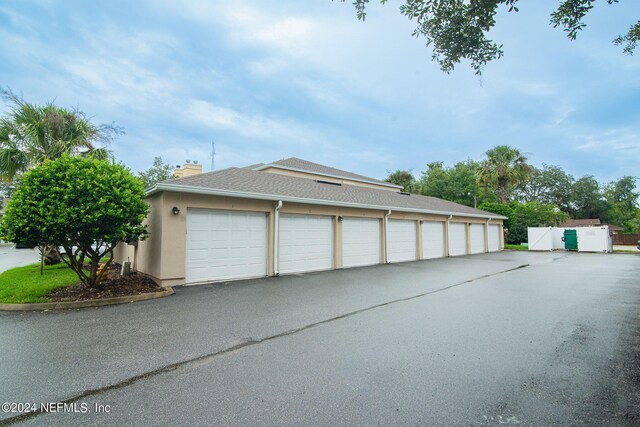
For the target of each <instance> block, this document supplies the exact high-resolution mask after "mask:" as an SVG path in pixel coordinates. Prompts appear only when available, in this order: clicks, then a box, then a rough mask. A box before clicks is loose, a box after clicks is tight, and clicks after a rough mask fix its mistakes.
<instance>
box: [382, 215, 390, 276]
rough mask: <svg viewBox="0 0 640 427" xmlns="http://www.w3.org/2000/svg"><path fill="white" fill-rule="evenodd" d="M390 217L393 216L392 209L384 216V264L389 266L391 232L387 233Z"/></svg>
mask: <svg viewBox="0 0 640 427" xmlns="http://www.w3.org/2000/svg"><path fill="white" fill-rule="evenodd" d="M389 215H391V209H389V211H388V212H387V213H386V214H384V262H385V263H387V264H389V239H388V237H389V232H388V231H387V229H388V225H389V220H388V218H389Z"/></svg>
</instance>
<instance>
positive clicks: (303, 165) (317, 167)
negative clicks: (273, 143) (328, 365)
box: [262, 157, 399, 187]
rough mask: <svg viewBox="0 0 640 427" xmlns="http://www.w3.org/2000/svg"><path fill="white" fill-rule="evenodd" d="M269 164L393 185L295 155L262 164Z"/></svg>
mask: <svg viewBox="0 0 640 427" xmlns="http://www.w3.org/2000/svg"><path fill="white" fill-rule="evenodd" d="M270 165H277V166H283V167H285V168H293V169H300V170H305V171H309V172H315V173H318V174H321V175H333V176H338V177H342V178H351V179H355V180H359V181H370V182H374V183H377V184H383V185H390V186H393V185H394V184H391V183H390V182H386V181H381V180H379V179H375V178H369V177H368V176H364V175H358V174H356V173H351V172H347V171H344V170H342V169H336V168H332V167H329V166H325V165H321V164H318V163H313V162H310V161H307V160H303V159H299V158H297V157H289V158H288V159H282V160H278V161H277V162H272V163H270V164H266V165H262V166H270ZM398 187H399V186H398Z"/></svg>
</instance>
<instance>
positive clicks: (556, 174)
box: [516, 164, 575, 212]
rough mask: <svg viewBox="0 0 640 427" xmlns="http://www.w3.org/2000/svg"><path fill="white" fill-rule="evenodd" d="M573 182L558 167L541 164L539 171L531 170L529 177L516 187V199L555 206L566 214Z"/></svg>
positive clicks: (536, 169) (572, 179)
mask: <svg viewBox="0 0 640 427" xmlns="http://www.w3.org/2000/svg"><path fill="white" fill-rule="evenodd" d="M574 181H575V180H574V178H573V177H572V176H571V175H569V174H567V173H566V172H565V171H564V170H563V169H562V168H561V167H560V166H550V165H545V164H543V165H542V168H540V169H538V168H533V169H532V173H531V177H530V178H529V179H528V180H527V181H525V182H523V183H521V184H520V185H519V186H518V187H517V189H516V194H517V198H518V200H520V201H522V202H540V203H545V204H551V205H557V206H559V207H560V208H561V209H562V210H563V211H565V212H568V211H569V210H570V208H571V187H572V186H573V183H574Z"/></svg>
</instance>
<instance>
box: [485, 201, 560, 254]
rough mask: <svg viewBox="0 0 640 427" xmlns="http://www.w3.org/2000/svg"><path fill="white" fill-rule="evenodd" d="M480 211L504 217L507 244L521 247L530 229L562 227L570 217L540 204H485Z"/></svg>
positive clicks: (553, 207) (555, 207) (554, 208)
mask: <svg viewBox="0 0 640 427" xmlns="http://www.w3.org/2000/svg"><path fill="white" fill-rule="evenodd" d="M480 209H482V210H485V211H488V212H493V213H497V214H499V215H504V216H506V217H507V218H508V219H507V220H506V221H505V222H504V227H505V230H506V241H507V243H510V244H514V245H519V244H521V243H523V242H526V241H527V228H528V227H551V226H560V225H562V224H563V223H564V222H565V221H566V220H567V219H568V218H569V215H568V214H567V213H565V212H562V211H561V210H560V209H559V208H558V207H557V206H554V205H550V204H545V203H538V202H528V203H521V202H511V203H508V204H502V203H483V204H482V205H481V206H480Z"/></svg>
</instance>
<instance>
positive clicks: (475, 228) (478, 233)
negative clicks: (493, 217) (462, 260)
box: [469, 224, 484, 254]
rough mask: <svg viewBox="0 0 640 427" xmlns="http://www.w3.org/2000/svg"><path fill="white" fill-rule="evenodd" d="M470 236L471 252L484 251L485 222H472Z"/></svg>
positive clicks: (478, 252) (479, 252) (480, 252)
mask: <svg viewBox="0 0 640 427" xmlns="http://www.w3.org/2000/svg"><path fill="white" fill-rule="evenodd" d="M469 238H470V239H471V244H470V249H471V253H472V254H482V253H484V224H470V225H469Z"/></svg>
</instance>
